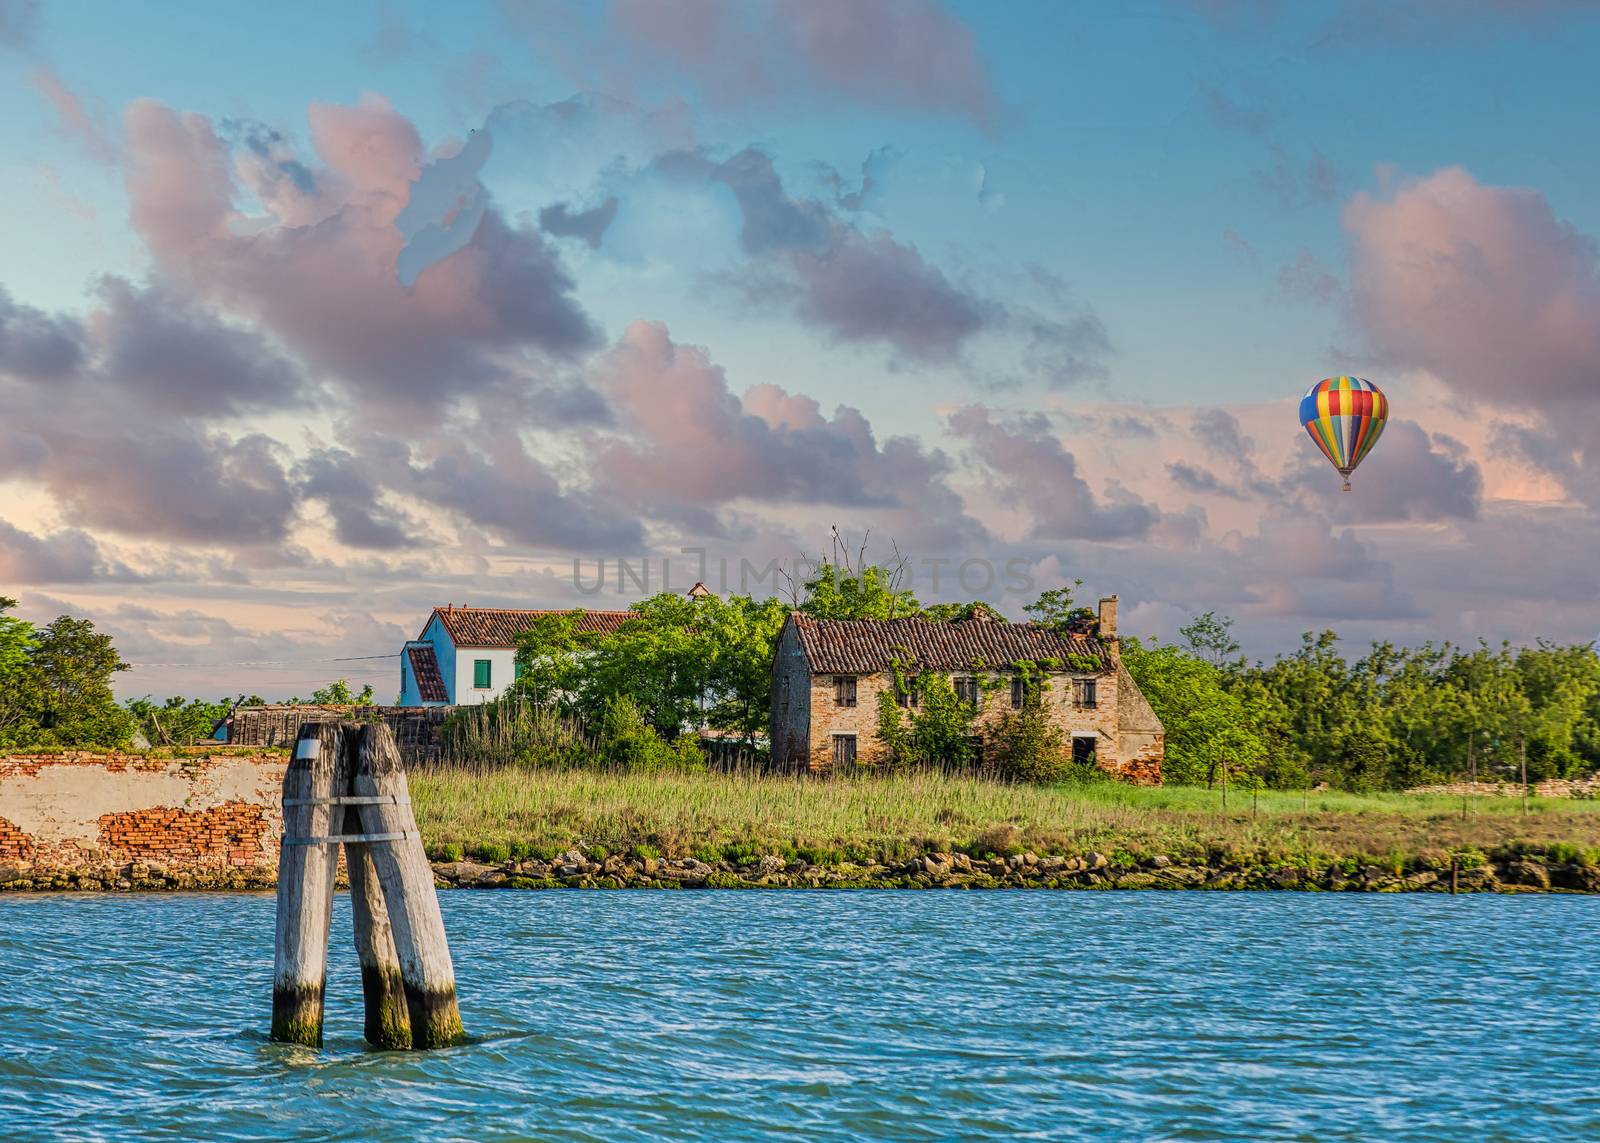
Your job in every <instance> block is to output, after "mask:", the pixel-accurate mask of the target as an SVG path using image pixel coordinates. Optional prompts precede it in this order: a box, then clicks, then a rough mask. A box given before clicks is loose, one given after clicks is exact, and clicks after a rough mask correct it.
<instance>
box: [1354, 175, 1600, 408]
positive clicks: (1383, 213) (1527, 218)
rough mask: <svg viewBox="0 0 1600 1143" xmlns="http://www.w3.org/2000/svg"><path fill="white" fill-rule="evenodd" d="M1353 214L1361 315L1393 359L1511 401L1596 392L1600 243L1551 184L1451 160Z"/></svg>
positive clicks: (1541, 403) (1581, 397)
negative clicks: (1556, 197)
mask: <svg viewBox="0 0 1600 1143" xmlns="http://www.w3.org/2000/svg"><path fill="white" fill-rule="evenodd" d="M1344 223H1345V227H1346V228H1347V230H1348V231H1349V233H1350V239H1351V280H1350V292H1351V304H1352V307H1353V314H1354V317H1355V320H1356V322H1357V323H1358V325H1359V327H1360V329H1361V330H1362V332H1364V333H1365V335H1366V336H1367V338H1368V339H1369V340H1370V342H1371V344H1372V348H1373V349H1374V350H1375V351H1376V353H1377V354H1378V355H1379V356H1381V357H1382V358H1383V359H1385V360H1386V361H1388V362H1390V363H1392V364H1394V365H1397V366H1407V367H1415V368H1421V369H1426V370H1429V371H1430V372H1432V373H1434V374H1436V375H1437V376H1439V377H1440V378H1441V379H1443V380H1444V381H1445V382H1446V383H1448V384H1449V385H1451V386H1453V387H1455V388H1456V389H1458V390H1459V391H1462V392H1464V393H1468V394H1471V395H1473V396H1476V397H1480V398H1483V399H1486V400H1488V401H1491V402H1494V403H1496V404H1500V405H1508V406H1512V405H1515V406H1526V405H1533V406H1535V407H1538V408H1540V409H1542V410H1545V411H1547V412H1548V411H1552V410H1554V409H1556V408H1558V407H1561V406H1566V405H1570V404H1572V403H1574V402H1587V401H1592V400H1593V398H1594V396H1595V395H1596V388H1597V384H1596V383H1597V379H1600V373H1597V372H1596V366H1595V363H1596V362H1597V361H1600V263H1597V250H1596V244H1595V242H1594V240H1593V239H1592V238H1590V237H1588V236H1587V235H1584V234H1581V233H1579V232H1578V231H1577V230H1576V229H1574V228H1573V227H1572V226H1571V225H1570V224H1568V223H1566V222H1563V221H1562V220H1560V219H1559V218H1557V217H1556V214H1555V212H1554V210H1553V209H1552V208H1551V206H1550V203H1549V202H1548V201H1547V200H1546V199H1545V197H1544V196H1543V195H1542V194H1540V193H1539V192H1538V191H1535V190H1529V189H1525V188H1518V187H1496V186H1487V185H1485V184H1483V183H1480V182H1479V181H1478V180H1477V179H1475V178H1473V176H1472V175H1471V174H1469V173H1468V172H1467V171H1465V170H1463V169H1461V168H1460V167H1450V168H1446V169H1444V170H1440V171H1436V172H1435V173H1433V174H1431V175H1429V176H1427V177H1426V178H1422V179H1416V180H1413V181H1411V182H1408V183H1405V184H1404V185H1402V186H1401V187H1400V188H1399V189H1398V190H1397V191H1396V192H1395V193H1394V194H1393V195H1392V196H1390V197H1388V198H1380V197H1376V196H1373V195H1368V194H1358V195H1356V196H1355V197H1354V198H1353V199H1352V200H1351V202H1350V204H1349V205H1348V206H1347V207H1346V208H1345V213H1344Z"/></svg>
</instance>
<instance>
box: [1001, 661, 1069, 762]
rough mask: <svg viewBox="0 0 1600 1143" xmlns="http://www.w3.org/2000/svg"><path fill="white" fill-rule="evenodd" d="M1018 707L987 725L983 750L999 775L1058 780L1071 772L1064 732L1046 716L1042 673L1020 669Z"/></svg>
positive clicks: (1045, 698)
mask: <svg viewBox="0 0 1600 1143" xmlns="http://www.w3.org/2000/svg"><path fill="white" fill-rule="evenodd" d="M1022 677H1023V701H1022V708H1021V709H1020V710H1008V711H1005V712H1004V713H1003V714H1001V715H1000V717H999V718H997V719H996V720H995V721H994V723H993V724H992V725H991V726H990V727H989V730H988V734H987V735H986V740H985V752H986V754H987V755H988V757H989V759H991V760H992V762H993V764H994V769H995V772H996V773H997V774H999V776H1000V777H1002V778H1009V779H1011V780H1013V781H1018V782H1059V781H1061V780H1062V779H1064V778H1067V777H1069V776H1072V773H1073V766H1072V754H1071V751H1070V750H1069V749H1068V747H1067V738H1066V733H1065V732H1064V731H1063V730H1062V729H1061V727H1060V726H1058V725H1056V723H1054V722H1053V721H1051V718H1050V703H1049V696H1048V694H1047V689H1048V688H1047V687H1046V686H1045V685H1044V681H1043V676H1042V674H1041V673H1040V672H1038V671H1029V670H1026V669H1024V670H1023V672H1022Z"/></svg>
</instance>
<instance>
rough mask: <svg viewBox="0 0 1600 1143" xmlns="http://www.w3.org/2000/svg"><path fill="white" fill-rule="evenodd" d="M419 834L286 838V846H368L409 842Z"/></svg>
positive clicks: (402, 832) (366, 834)
mask: <svg viewBox="0 0 1600 1143" xmlns="http://www.w3.org/2000/svg"><path fill="white" fill-rule="evenodd" d="M417 836H419V835H418V834H416V833H414V832H412V831H411V830H401V831H400V832H399V833H342V834H338V835H336V836H332V835H331V836H327V837H286V838H284V839H283V844H284V845H337V844H338V843H339V842H341V841H343V842H349V843H351V844H356V845H360V844H366V843H370V842H376V841H407V840H409V839H410V838H413V837H417Z"/></svg>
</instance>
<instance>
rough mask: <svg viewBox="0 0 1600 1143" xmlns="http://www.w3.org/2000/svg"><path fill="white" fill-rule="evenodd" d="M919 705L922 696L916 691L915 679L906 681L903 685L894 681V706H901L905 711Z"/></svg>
mask: <svg viewBox="0 0 1600 1143" xmlns="http://www.w3.org/2000/svg"><path fill="white" fill-rule="evenodd" d="M921 703H922V695H921V694H920V693H919V691H918V688H917V681H916V680H915V679H906V680H905V682H904V684H902V683H901V682H900V681H899V680H896V681H895V684H894V705H895V706H901V707H906V708H907V709H910V708H912V707H916V706H920V705H921Z"/></svg>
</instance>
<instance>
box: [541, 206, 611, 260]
mask: <svg viewBox="0 0 1600 1143" xmlns="http://www.w3.org/2000/svg"><path fill="white" fill-rule="evenodd" d="M616 217H617V196H616V195H611V196H609V197H607V199H606V200H605V202H603V203H601V204H600V205H599V206H595V207H590V208H589V209H588V210H577V211H575V210H571V209H569V208H568V206H567V204H566V203H564V202H558V203H554V204H552V205H550V206H547V207H545V208H544V209H543V210H541V211H540V212H539V229H540V230H543V231H544V232H545V233H546V234H554V235H555V236H556V237H558V238H581V239H582V240H583V241H584V242H585V243H587V244H588V246H589V249H591V250H598V249H600V240H601V238H603V237H604V236H605V232H606V227H608V226H610V225H611V223H612V220H613V219H615V218H616Z"/></svg>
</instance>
